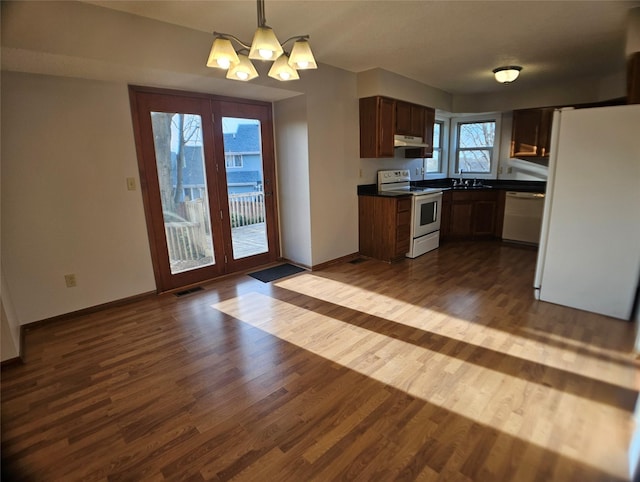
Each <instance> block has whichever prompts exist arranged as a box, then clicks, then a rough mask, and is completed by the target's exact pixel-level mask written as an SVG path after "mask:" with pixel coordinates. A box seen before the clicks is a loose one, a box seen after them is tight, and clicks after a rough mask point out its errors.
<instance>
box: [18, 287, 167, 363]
mask: <svg viewBox="0 0 640 482" xmlns="http://www.w3.org/2000/svg"><path fill="white" fill-rule="evenodd" d="M153 296H158V293H156V292H155V291H148V292H146V293H141V294H139V295H134V296H129V297H127V298H121V299H119V300H115V301H109V302H107V303H102V304H100V305H95V306H90V307H88V308H83V309H81V310H77V311H72V312H70V313H64V314H62V315H57V316H52V317H51V318H45V319H44V320H39V321H33V322H31V323H25V324H24V325H21V326H20V345H21V346H20V353H24V351H23V348H24V333H25V332H27V331H31V330H37V329H38V328H42V327H43V326H46V325H48V324H50V323H56V322H59V321H63V320H68V319H70V318H75V317H77V316H83V315H89V314H91V313H96V312H98V311H102V310H105V309H108V308H115V307H118V306H124V305H128V304H130V303H133V302H135V301H140V300H144V299H146V298H151V297H153Z"/></svg>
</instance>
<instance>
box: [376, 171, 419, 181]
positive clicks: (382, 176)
mask: <svg viewBox="0 0 640 482" xmlns="http://www.w3.org/2000/svg"><path fill="white" fill-rule="evenodd" d="M410 180H411V174H410V173H409V170H408V169H398V170H397V171H378V184H381V183H385V184H386V183H389V182H408V181H410Z"/></svg>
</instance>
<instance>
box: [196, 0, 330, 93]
mask: <svg viewBox="0 0 640 482" xmlns="http://www.w3.org/2000/svg"><path fill="white" fill-rule="evenodd" d="M257 3H258V29H257V30H256V33H255V34H254V35H253V41H252V42H251V45H247V44H245V43H244V42H242V41H241V40H239V39H238V38H237V37H235V36H233V35H230V34H228V33H220V32H213V35H214V39H213V45H212V46H211V52H210V53H209V58H208V59H207V67H214V68H217V69H224V70H227V79H233V80H242V81H248V80H251V79H255V78H256V77H258V72H257V71H256V69H255V67H254V66H253V64H252V63H251V60H269V61H271V62H273V66H272V67H271V69H270V70H269V77H272V78H274V79H278V80H282V81H285V80H295V79H299V78H300V76H299V75H298V70H306V69H317V68H318V64H316V59H315V58H314V57H313V53H312V52H311V46H310V45H309V36H308V35H296V36H294V37H291V38H288V39H287V40H285V41H284V42H282V43H280V42H279V41H278V38H277V37H276V34H275V33H274V32H273V29H272V28H271V27H269V26H268V25H267V20H266V18H265V15H264V0H257ZM293 40H295V42H294V44H293V46H292V48H291V52H290V55H289V53H288V52H285V50H284V46H285V45H286V44H287V43H289V42H291V41H293ZM232 41H233V42H236V43H237V44H238V45H240V46H241V48H240V49H238V50H236V49H235V48H234V47H233V44H232V43H231V42H232Z"/></svg>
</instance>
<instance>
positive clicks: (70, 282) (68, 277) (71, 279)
mask: <svg viewBox="0 0 640 482" xmlns="http://www.w3.org/2000/svg"><path fill="white" fill-rule="evenodd" d="M64 282H65V283H66V285H67V288H74V287H75V286H76V275H75V274H65V275H64Z"/></svg>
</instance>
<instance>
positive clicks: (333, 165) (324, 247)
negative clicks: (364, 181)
mask: <svg viewBox="0 0 640 482" xmlns="http://www.w3.org/2000/svg"><path fill="white" fill-rule="evenodd" d="M311 79H312V85H311V86H310V89H309V90H308V91H307V99H308V104H307V110H308V112H309V113H310V114H312V115H309V116H308V119H309V152H310V161H311V163H310V166H309V176H310V179H311V182H310V189H311V233H312V246H313V253H312V257H313V260H312V261H313V265H317V264H321V263H324V262H327V261H331V260H333V259H336V258H339V257H342V256H346V255H350V254H354V253H357V252H358V197H357V189H356V185H357V180H358V165H359V156H360V152H359V150H360V141H359V139H360V138H359V133H360V129H359V124H358V122H359V121H358V119H359V115H358V109H359V103H358V99H357V84H356V76H355V75H354V74H352V73H349V72H345V71H343V70H340V69H336V68H333V67H327V66H325V67H324V68H323V69H322V71H317V72H315V74H314V75H313V77H312V78H311Z"/></svg>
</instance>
